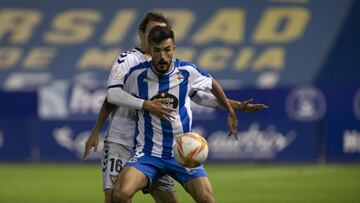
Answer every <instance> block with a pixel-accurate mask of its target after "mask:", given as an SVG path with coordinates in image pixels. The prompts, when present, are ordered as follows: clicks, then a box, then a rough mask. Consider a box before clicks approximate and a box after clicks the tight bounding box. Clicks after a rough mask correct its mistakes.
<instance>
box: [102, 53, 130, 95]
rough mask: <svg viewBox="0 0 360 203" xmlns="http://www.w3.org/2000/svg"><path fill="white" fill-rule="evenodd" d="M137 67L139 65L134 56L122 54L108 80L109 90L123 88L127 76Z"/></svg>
mask: <svg viewBox="0 0 360 203" xmlns="http://www.w3.org/2000/svg"><path fill="white" fill-rule="evenodd" d="M135 65H137V64H136V60H135V56H134V55H132V54H124V53H122V54H120V56H119V57H118V59H117V60H116V61H115V62H114V64H113V66H112V68H111V72H110V75H109V78H108V88H109V87H112V86H123V85H124V77H125V75H126V74H127V73H128V72H129V71H130V69H131V68H132V67H133V66H135Z"/></svg>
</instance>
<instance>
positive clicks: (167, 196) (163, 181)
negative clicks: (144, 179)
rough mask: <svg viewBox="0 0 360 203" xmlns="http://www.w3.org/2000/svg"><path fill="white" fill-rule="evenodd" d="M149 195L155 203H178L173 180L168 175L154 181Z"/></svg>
mask: <svg viewBox="0 0 360 203" xmlns="http://www.w3.org/2000/svg"><path fill="white" fill-rule="evenodd" d="M150 193H151V196H152V197H153V198H154V200H155V202H156V203H178V202H179V201H178V200H177V198H176V192H175V184H174V180H173V179H172V178H171V177H170V176H168V175H165V176H162V177H161V178H159V179H156V180H154V182H153V185H152V187H151V190H150Z"/></svg>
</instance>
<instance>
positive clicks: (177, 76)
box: [176, 72, 184, 81]
mask: <svg viewBox="0 0 360 203" xmlns="http://www.w3.org/2000/svg"><path fill="white" fill-rule="evenodd" d="M176 79H177V80H178V81H181V80H184V76H183V74H182V73H181V72H177V73H176Z"/></svg>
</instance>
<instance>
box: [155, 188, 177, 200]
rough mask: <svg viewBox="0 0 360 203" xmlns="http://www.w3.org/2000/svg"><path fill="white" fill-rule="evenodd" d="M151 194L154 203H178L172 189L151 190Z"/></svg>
mask: <svg viewBox="0 0 360 203" xmlns="http://www.w3.org/2000/svg"><path fill="white" fill-rule="evenodd" d="M151 196H152V197H153V198H154V200H155V202H156V203H179V200H178V199H177V198H176V194H175V192H172V191H158V190H152V191H151Z"/></svg>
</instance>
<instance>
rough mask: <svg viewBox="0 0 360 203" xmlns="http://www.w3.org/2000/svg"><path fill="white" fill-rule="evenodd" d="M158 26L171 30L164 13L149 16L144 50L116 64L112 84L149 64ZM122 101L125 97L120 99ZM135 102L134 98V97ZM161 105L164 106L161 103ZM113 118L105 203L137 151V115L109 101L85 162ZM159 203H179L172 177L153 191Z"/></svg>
mask: <svg viewBox="0 0 360 203" xmlns="http://www.w3.org/2000/svg"><path fill="white" fill-rule="evenodd" d="M154 26H169V22H168V20H167V19H166V18H165V17H164V16H163V15H162V14H160V13H154V12H149V13H147V15H146V16H145V17H144V19H143V20H142V22H141V24H140V25H139V38H140V43H141V48H134V49H132V50H129V51H126V52H124V53H122V54H120V56H119V57H118V59H117V60H116V61H115V63H114V65H113V68H112V71H111V73H110V76H109V79H108V84H109V86H111V85H112V84H114V83H115V84H117V83H118V81H121V80H122V78H123V77H124V76H125V74H126V73H127V72H128V71H129V69H130V68H131V67H132V66H136V65H138V64H139V63H141V62H144V61H147V60H148V59H149V55H147V54H145V51H146V50H147V49H148V48H147V47H148V46H147V43H146V42H147V35H148V33H149V31H150V29H151V28H153V27H154ZM120 97H122V96H121V95H120ZM130 98H131V97H130ZM131 101H132V102H134V105H139V106H138V107H139V108H141V105H142V102H141V101H140V100H137V99H135V100H131ZM154 105H156V102H149V105H148V106H150V107H152V106H154ZM157 105H159V106H160V105H161V104H160V103H158V104H157ZM110 113H111V115H110V117H111V119H110V124H109V127H108V129H107V132H106V136H105V141H104V148H103V157H102V163H103V168H102V169H103V190H104V195H105V203H111V202H112V193H113V188H114V183H115V181H116V178H117V176H118V173H119V172H120V170H121V169H122V167H123V166H124V164H125V163H126V161H127V160H128V159H129V158H130V157H131V156H132V155H133V153H134V151H133V149H134V132H135V120H134V119H135V112H134V110H132V109H128V108H126V107H123V106H115V105H111V104H110V103H108V102H107V100H106V99H105V101H104V102H103V105H102V108H101V111H100V113H99V116H98V119H97V121H96V124H95V126H94V128H93V130H92V133H91V135H90V136H89V138H88V140H87V142H86V144H85V151H84V156H83V159H84V160H85V159H86V158H87V156H88V153H89V151H90V149H91V147H94V148H95V149H94V150H95V151H96V149H97V146H98V142H99V131H100V128H101V127H102V125H103V123H104V122H105V120H106V118H107V117H108V116H109V114H110ZM149 192H150V193H151V195H152V196H153V198H154V199H155V201H156V202H157V203H165V202H173V203H177V202H178V200H177V199H176V195H175V188H174V183H173V180H172V179H171V178H170V177H169V176H164V177H161V178H159V179H158V180H157V181H156V183H155V184H154V186H153V188H152V189H151V190H150V191H149Z"/></svg>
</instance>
